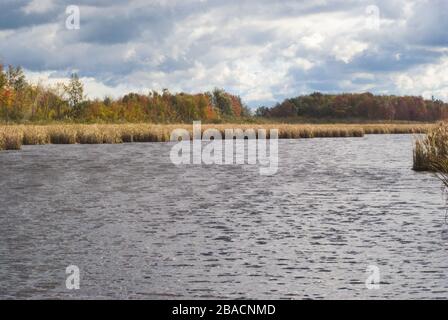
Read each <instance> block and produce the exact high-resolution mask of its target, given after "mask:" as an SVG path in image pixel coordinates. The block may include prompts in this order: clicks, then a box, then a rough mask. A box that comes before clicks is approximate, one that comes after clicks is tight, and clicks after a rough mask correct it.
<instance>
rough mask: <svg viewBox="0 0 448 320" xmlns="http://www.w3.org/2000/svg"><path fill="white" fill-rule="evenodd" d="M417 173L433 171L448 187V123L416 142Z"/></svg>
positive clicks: (415, 162) (415, 166) (441, 124)
mask: <svg viewBox="0 0 448 320" xmlns="http://www.w3.org/2000/svg"><path fill="white" fill-rule="evenodd" d="M413 169H414V170H416V171H432V172H435V173H436V174H437V175H438V177H439V178H441V180H442V181H443V182H444V184H445V185H446V186H448V179H447V175H448V123H440V124H439V125H438V126H437V127H435V128H433V129H432V130H430V131H429V132H428V133H427V134H426V135H425V136H424V137H420V138H418V139H417V140H416V141H415V147H414V165H413Z"/></svg>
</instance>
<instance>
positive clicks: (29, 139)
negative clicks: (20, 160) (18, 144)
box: [21, 126, 50, 145]
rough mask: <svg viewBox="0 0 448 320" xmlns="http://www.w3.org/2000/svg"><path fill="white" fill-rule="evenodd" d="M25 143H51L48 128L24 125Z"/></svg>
mask: <svg viewBox="0 0 448 320" xmlns="http://www.w3.org/2000/svg"><path fill="white" fill-rule="evenodd" d="M21 129H22V132H23V144H24V145H37V144H48V143H50V136H49V135H48V130H46V129H45V128H44V127H41V126H22V127H21Z"/></svg>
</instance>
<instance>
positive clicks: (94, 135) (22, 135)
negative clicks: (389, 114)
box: [0, 123, 435, 150]
mask: <svg viewBox="0 0 448 320" xmlns="http://www.w3.org/2000/svg"><path fill="white" fill-rule="evenodd" d="M434 127H435V124H432V123H360V124H347V123H340V124H285V123H263V124H260V123H250V124H241V123H228V124H203V125H202V131H205V130H207V129H211V128H213V129H217V130H219V131H220V132H221V133H222V134H223V136H224V132H225V130H226V129H242V130H247V129H254V130H256V131H257V130H259V129H265V130H266V131H267V133H268V134H269V130H271V129H278V130H279V138H280V139H302V138H325V137H362V136H364V135H366V134H415V133H426V132H428V130H430V129H431V128H434ZM175 129H186V130H188V131H190V133H191V132H192V125H191V124H143V123H140V124H66V123H64V124H44V125H35V124H11V125H9V124H3V125H0V150H19V149H20V148H21V146H22V145H43V144H76V143H80V144H116V143H128V142H167V141H169V140H170V135H171V132H172V131H173V130H175ZM190 136H191V135H190Z"/></svg>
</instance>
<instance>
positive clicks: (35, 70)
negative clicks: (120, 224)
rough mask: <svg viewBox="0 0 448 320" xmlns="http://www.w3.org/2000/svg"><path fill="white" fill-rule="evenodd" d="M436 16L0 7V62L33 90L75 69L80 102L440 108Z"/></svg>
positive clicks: (304, 9) (119, 1) (445, 78)
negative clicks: (17, 70) (155, 98)
mask: <svg viewBox="0 0 448 320" xmlns="http://www.w3.org/2000/svg"><path fill="white" fill-rule="evenodd" d="M69 5H76V6H78V7H79V12H80V28H79V29H78V30H77V29H73V28H67V24H68V25H69V26H73V23H74V21H75V20H73V19H72V18H73V16H72V15H71V13H72V11H70V12H68V13H67V11H66V9H67V6H69ZM447 13H448V1H446V0H377V1H375V0H370V1H360V0H357V1H355V0H343V1H342V0H313V1H300V0H295V1H292V0H282V1H275V0H269V1H267V0H227V1H222V0H133V1H129V0H128V1H124V0H92V1H88V0H0V62H1V63H3V64H14V65H21V66H23V67H24V68H25V69H26V72H27V75H28V77H29V78H30V79H32V80H33V81H36V82H37V81H43V82H47V83H54V82H57V81H61V80H62V79H64V78H66V77H67V76H68V75H70V74H71V72H73V71H76V72H78V73H79V75H80V76H81V77H82V79H83V81H84V83H85V85H86V91H87V93H88V95H89V96H90V97H104V96H105V95H112V96H119V95H121V94H123V93H125V92H128V91H135V92H142V93H146V92H148V90H149V89H155V90H161V89H163V88H169V89H170V91H172V92H178V91H185V92H201V91H207V90H211V89H213V88H214V87H221V88H224V89H226V90H228V91H230V92H232V93H235V94H239V95H241V97H242V98H243V100H244V101H245V102H246V103H248V104H249V105H250V106H258V105H262V104H265V105H272V104H273V103H274V102H276V101H281V100H282V99H283V98H285V97H291V96H296V95H299V94H304V93H310V92H314V91H321V92H329V93H330V92H364V91H371V92H374V93H379V94H382V93H385V94H386V93H387V94H413V95H423V96H425V97H431V96H432V95H434V96H435V97H437V98H441V99H443V100H445V101H448V19H447V17H446V16H447Z"/></svg>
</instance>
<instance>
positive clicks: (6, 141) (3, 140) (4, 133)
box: [0, 126, 23, 150]
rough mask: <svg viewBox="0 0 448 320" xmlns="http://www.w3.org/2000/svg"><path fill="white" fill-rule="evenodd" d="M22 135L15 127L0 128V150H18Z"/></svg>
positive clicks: (20, 145)
mask: <svg viewBox="0 0 448 320" xmlns="http://www.w3.org/2000/svg"><path fill="white" fill-rule="evenodd" d="M22 140H23V133H22V131H21V130H19V129H18V128H16V127H12V126H7V127H3V128H2V127H0V150H20V148H21V147H22Z"/></svg>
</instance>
